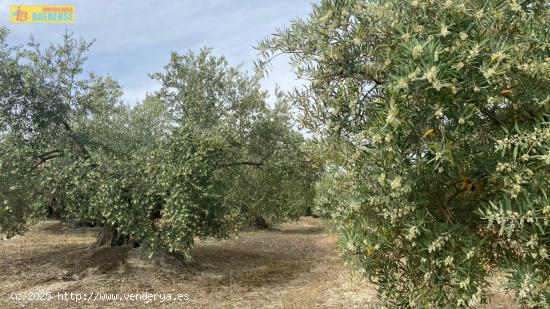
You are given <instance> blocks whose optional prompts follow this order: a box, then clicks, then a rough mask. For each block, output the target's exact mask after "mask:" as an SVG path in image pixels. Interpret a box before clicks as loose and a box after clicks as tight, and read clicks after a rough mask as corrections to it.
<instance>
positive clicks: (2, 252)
mask: <svg viewBox="0 0 550 309" xmlns="http://www.w3.org/2000/svg"><path fill="white" fill-rule="evenodd" d="M96 233H97V230H96V229H93V228H79V229H68V228H65V227H64V226H62V225H61V224H59V223H57V222H55V221H43V222H39V223H37V224H36V225H34V226H32V228H31V230H30V231H29V233H27V234H26V235H24V236H20V237H16V238H15V239H11V240H8V241H0V308H17V307H23V306H24V307H25V308H29V307H31V308H46V307H50V308H52V307H55V308H58V307H64V308H69V307H87V308H94V307H130V308H141V307H150V306H151V305H154V306H161V307H166V308H181V307H192V308H258V307H263V308H365V307H368V306H369V305H370V304H373V303H374V302H375V294H374V292H373V289H372V288H371V287H369V286H368V285H367V284H366V283H364V282H361V281H360V280H359V279H357V278H353V277H351V275H350V271H349V269H348V268H347V267H346V266H344V264H343V262H342V259H341V258H340V257H339V256H338V253H337V246H336V240H335V237H334V236H332V235H330V234H327V233H325V229H324V226H323V222H322V221H321V220H319V219H313V218H303V219H301V220H300V221H298V222H296V223H291V224H285V225H283V226H282V228H281V230H280V231H247V232H243V233H242V234H240V235H239V238H238V239H232V240H228V241H222V242H214V241H207V242H203V243H200V244H198V245H197V246H196V247H195V249H194V250H193V260H192V261H191V262H190V263H186V264H183V263H180V262H178V261H176V260H174V259H172V258H170V257H166V256H164V257H160V258H156V259H153V260H150V261H149V260H147V259H146V258H145V257H143V253H142V252H141V251H140V250H137V249H130V248H128V247H119V248H100V249H94V250H92V249H89V247H90V245H91V244H92V243H93V242H94V240H95V235H96ZM39 291H42V292H51V293H52V295H54V296H55V298H56V297H57V293H58V292H62V293H64V292H68V293H70V292H74V293H80V294H88V293H90V292H96V293H119V294H122V293H142V292H149V293H173V294H175V293H187V294H189V295H190V296H191V300H190V301H187V302H180V301H178V302H171V303H166V302H165V303H160V302H159V301H156V302H151V303H145V302H139V301H118V302H106V301H103V302H82V301H81V302H79V303H78V304H77V303H75V302H71V301H57V300H53V301H51V302H47V301H42V302H40V301H26V302H21V301H19V302H16V301H13V300H10V293H11V292H39Z"/></svg>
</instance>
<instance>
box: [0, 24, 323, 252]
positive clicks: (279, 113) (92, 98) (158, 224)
mask: <svg viewBox="0 0 550 309" xmlns="http://www.w3.org/2000/svg"><path fill="white" fill-rule="evenodd" d="M6 34H7V31H5V30H4V29H3V28H2V32H0V35H1V36H0V43H2V44H1V46H0V66H1V70H0V80H1V81H2V85H3V87H2V89H1V90H0V103H1V105H0V134H1V135H0V144H1V145H2V148H1V149H0V180H2V187H1V188H0V198H1V201H2V202H1V203H2V208H1V209H0V214H2V217H1V219H0V233H1V234H2V235H7V236H13V235H15V234H16V233H20V232H22V231H24V228H25V223H26V222H27V220H28V219H29V218H31V217H33V216H39V215H41V214H43V213H44V212H45V209H48V208H49V209H50V210H51V209H54V210H55V212H57V213H58V214H59V215H60V217H61V219H62V220H66V221H73V222H74V221H77V222H86V223H91V224H97V225H100V226H103V232H102V233H101V235H100V237H99V239H98V245H100V246H104V245H107V246H115V245H125V244H133V245H135V246H137V245H139V246H144V247H147V248H149V249H152V250H166V251H170V252H174V253H179V254H182V255H184V256H188V255H189V252H190V249H191V248H192V245H193V243H194V239H195V237H201V238H206V237H214V238H224V237H228V236H229V235H231V234H233V233H235V232H236V231H238V229H239V227H240V226H241V225H242V224H243V222H246V221H247V220H250V218H251V217H256V216H265V217H266V219H268V220H270V221H271V222H272V223H275V224H276V223H279V222H282V221H285V220H288V219H292V218H296V217H297V216H298V214H299V213H303V212H304V211H305V208H306V207H307V206H308V203H309V202H310V201H311V198H312V196H313V194H311V192H312V191H313V189H312V188H313V180H312V178H311V177H312V176H311V175H313V174H314V173H313V172H312V173H310V171H314V170H315V166H314V164H313V163H312V162H310V161H309V160H308V159H307V158H306V155H307V152H306V151H305V150H304V149H303V147H302V143H303V138H302V137H301V135H300V134H298V133H297V132H296V131H295V130H294V129H293V127H292V124H291V120H290V118H289V117H288V116H287V113H288V109H287V108H285V107H284V104H283V103H280V104H277V106H276V107H275V108H269V107H268V106H267V104H266V95H267V94H266V92H265V91H262V90H261V89H260V86H259V80H258V78H257V77H254V76H249V75H247V74H244V73H242V72H241V71H240V69H239V68H235V67H230V66H229V65H228V64H227V62H226V61H225V59H224V58H223V57H219V58H218V57H214V56H212V55H211V54H210V51H209V50H207V49H205V50H202V51H201V52H200V53H198V54H194V53H192V52H189V53H187V54H185V55H179V54H177V53H174V54H172V57H171V60H170V63H169V64H168V65H167V66H166V69H165V71H164V72H161V73H157V74H153V75H152V77H153V78H155V79H157V80H158V81H159V82H160V83H161V89H160V90H159V91H158V92H156V93H154V94H152V95H150V96H148V97H146V98H145V99H144V100H143V102H141V103H139V104H138V105H136V106H134V107H129V106H125V105H124V104H122V102H121V95H122V89H121V87H120V86H119V85H118V83H116V82H115V81H114V80H112V79H111V78H103V77H100V76H97V75H95V74H89V75H88V76H84V74H83V69H82V65H83V63H84V61H85V59H86V57H85V53H86V51H87V50H88V49H89V47H90V43H87V42H84V41H78V40H75V39H74V38H73V37H72V36H71V35H69V34H66V35H65V37H64V40H63V42H62V43H61V44H60V45H51V46H50V47H47V48H42V47H41V46H40V45H39V44H38V43H36V42H35V41H33V40H31V41H30V43H29V44H28V46H27V47H25V48H24V47H9V46H7V45H5V44H4V39H5V36H6ZM310 180H311V181H310ZM259 188H261V189H259ZM309 197H311V198H309Z"/></svg>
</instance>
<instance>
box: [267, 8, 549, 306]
mask: <svg viewBox="0 0 550 309" xmlns="http://www.w3.org/2000/svg"><path fill="white" fill-rule="evenodd" d="M549 22H550V19H549V3H548V1H531V0H510V1H503V0H484V1H480V0H479V1H478V0H448V1H433V0H413V1H400V0H375V1H359V0H344V1H321V3H320V4H318V5H314V9H313V13H312V14H311V15H310V17H309V19H307V20H299V21H296V22H294V23H293V24H292V25H291V27H289V28H288V29H283V30H281V31H279V32H278V33H277V35H276V36H274V37H271V38H269V39H267V40H266V41H264V42H263V43H262V45H261V46H260V50H261V51H262V52H263V53H264V55H265V56H266V57H267V58H269V57H271V56H272V55H273V54H275V53H278V52H283V53H284V52H286V53H291V54H292V61H293V63H294V66H295V70H296V73H297V74H298V75H299V76H302V77H305V78H307V79H309V80H311V83H309V84H308V87H307V88H306V89H304V90H300V91H297V92H296V95H295V100H296V102H297V105H298V106H299V108H300V109H302V110H303V111H304V113H303V115H304V119H303V120H304V121H303V122H304V124H305V125H306V126H308V127H310V128H311V129H313V130H316V132H318V133H319V134H320V135H321V136H335V135H336V136H339V137H340V138H341V139H343V140H345V141H346V142H348V143H349V144H351V145H353V147H354V148H355V151H354V153H353V154H352V155H350V157H349V161H350V166H352V167H353V173H354V179H355V187H356V190H357V193H358V195H359V196H360V199H359V204H358V205H357V204H352V203H350V204H349V205H348V206H349V207H348V208H347V209H345V210H343V211H342V213H339V214H338V215H337V216H336V217H338V218H342V219H341V220H342V222H343V223H344V224H342V226H343V228H342V241H343V243H342V244H343V247H344V252H345V256H346V258H347V259H348V260H349V261H352V262H353V263H354V264H355V265H356V266H357V269H358V270H359V272H360V273H362V274H364V275H365V276H366V277H368V278H369V279H371V280H372V281H373V282H376V283H377V284H378V290H379V294H380V296H381V299H382V300H383V301H384V302H386V303H387V304H388V305H393V306H399V307H418V306H421V307H423V306H426V307H454V306H457V307H466V306H475V305H476V304H479V303H481V302H485V301H487V300H488V287H489V282H488V278H489V277H490V276H491V275H493V274H495V273H496V272H503V273H504V274H506V275H507V278H508V281H507V286H508V288H510V289H512V290H513V291H515V294H514V295H516V298H517V302H518V303H521V304H526V305H529V306H532V307H536V306H541V307H548V306H550V252H549V250H550V222H549V221H550V201H549V199H548V196H547V193H548V191H549V188H550V182H549V179H550V124H549V121H550V115H549V111H550V94H549V89H550V79H549V77H550V52H549V48H550V40H549V33H548V29H549V28H548V24H549ZM260 64H262V63H260ZM342 185H345V182H343V183H342Z"/></svg>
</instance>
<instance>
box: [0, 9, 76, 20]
mask: <svg viewBox="0 0 550 309" xmlns="http://www.w3.org/2000/svg"><path fill="white" fill-rule="evenodd" d="M10 21H11V22H12V23H74V21H75V9H74V6H72V5H12V6H11V7H10Z"/></svg>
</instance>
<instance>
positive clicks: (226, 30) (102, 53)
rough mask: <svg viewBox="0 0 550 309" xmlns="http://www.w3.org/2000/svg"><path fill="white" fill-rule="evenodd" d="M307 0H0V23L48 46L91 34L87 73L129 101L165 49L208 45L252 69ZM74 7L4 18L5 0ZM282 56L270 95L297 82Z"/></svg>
mask: <svg viewBox="0 0 550 309" xmlns="http://www.w3.org/2000/svg"><path fill="white" fill-rule="evenodd" d="M312 1H314V0H275V1H265V0H171V1H170V0H141V1H139V0H72V1H67V0H60V1H52V0H40V1H32V0H13V1H5V0H0V3H1V4H0V25H4V26H6V27H8V29H9V30H10V35H9V37H8V43H9V44H10V45H11V44H14V45H15V44H24V43H26V42H27V41H28V39H29V36H30V35H31V34H32V35H33V36H34V37H35V39H37V40H38V41H39V42H41V43H42V44H43V45H45V46H47V45H48V44H49V43H50V42H54V43H55V42H59V41H60V40H61V38H62V35H63V33H64V32H65V30H69V31H70V32H73V33H74V35H75V36H76V37H81V38H83V39H85V40H88V41H89V40H94V39H95V43H94V45H93V46H92V48H91V50H90V52H89V53H88V61H87V63H86V65H85V69H86V71H93V72H95V73H98V74H99V75H103V76H106V75H109V76H111V77H113V78H114V79H115V80H117V81H118V82H119V83H120V84H121V85H122V86H123V88H124V96H123V100H124V101H125V102H127V103H130V104H133V103H135V102H136V101H137V100H141V99H143V98H144V97H145V94H146V93H147V92H152V91H154V90H155V89H158V87H159V84H158V82H156V81H154V80H151V79H150V77H149V76H148V74H149V73H154V72H159V71H162V69H163V67H164V66H165V65H166V64H167V63H168V60H169V58H170V53H171V52H173V51H175V52H179V53H185V52H187V51H188V50H193V51H199V50H200V49H201V47H212V48H213V54H214V55H216V56H221V55H224V56H225V57H226V59H227V60H228V62H229V64H230V65H233V66H236V65H241V64H242V66H243V70H245V71H248V72H250V73H251V74H252V73H253V72H254V64H253V63H254V60H255V59H256V58H257V57H258V51H257V50H255V49H254V46H256V45H257V43H258V42H259V41H260V40H261V39H263V38H265V37H267V36H269V35H270V34H272V33H274V32H275V30H276V29H277V28H281V27H284V26H288V25H289V24H290V22H291V20H293V19H297V18H305V17H307V15H308V14H309V12H310V11H311V2H312ZM36 4H39V5H74V6H75V16H76V22H75V23H74V24H64V23H59V24H45V23H44V24H41V23H33V24H11V23H10V21H9V7H10V5H36ZM300 84H301V82H300V81H299V80H296V77H295V75H294V73H293V72H292V69H291V67H290V65H289V64H288V58H285V57H278V58H276V60H275V62H274V63H273V68H272V71H271V72H270V74H269V76H268V77H267V78H266V79H264V80H263V81H262V86H263V87H264V89H267V90H269V91H270V92H271V93H273V90H274V89H275V86H276V85H278V86H279V87H280V88H281V89H283V90H291V89H292V88H293V87H294V86H299V85H300Z"/></svg>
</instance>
